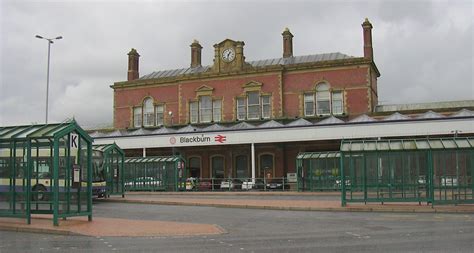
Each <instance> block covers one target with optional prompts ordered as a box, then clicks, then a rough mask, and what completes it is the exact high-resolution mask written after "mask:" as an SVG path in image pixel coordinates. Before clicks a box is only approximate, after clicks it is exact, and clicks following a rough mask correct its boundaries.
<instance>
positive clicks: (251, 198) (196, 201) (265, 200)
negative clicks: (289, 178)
mask: <svg viewBox="0 0 474 253" xmlns="http://www.w3.org/2000/svg"><path fill="white" fill-rule="evenodd" d="M100 201H107V202H123V203H142V204H160V205H191V206H214V207H230V208H254V209H274V210H293V211H342V212H356V211H378V212H423V213H436V212H438V213H439V212H444V213H474V205H472V204H471V205H457V206H455V205H436V206H434V207H433V206H431V205H426V203H423V204H421V205H419V203H385V204H383V205H382V204H381V203H369V204H364V203H348V204H347V206H345V207H342V206H341V200H340V196H339V194H338V193H333V192H331V193H304V194H301V193H295V192H247V193H244V194H242V193H235V192H208V193H199V192H183V193H174V194H166V193H159V192H157V193H153V192H150V193H132V194H127V196H126V198H121V197H112V198H109V199H105V200H100Z"/></svg>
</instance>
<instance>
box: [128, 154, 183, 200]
mask: <svg viewBox="0 0 474 253" xmlns="http://www.w3.org/2000/svg"><path fill="white" fill-rule="evenodd" d="M124 177H125V179H124V180H125V190H126V191H179V190H183V189H184V187H185V183H186V170H185V162H184V159H183V158H182V157H181V156H156V157H130V158H126V159H125V166H124Z"/></svg>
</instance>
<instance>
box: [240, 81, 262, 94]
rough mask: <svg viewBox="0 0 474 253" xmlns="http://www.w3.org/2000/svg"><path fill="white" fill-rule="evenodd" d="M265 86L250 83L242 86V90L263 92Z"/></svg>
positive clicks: (255, 82) (258, 83) (254, 82)
mask: <svg viewBox="0 0 474 253" xmlns="http://www.w3.org/2000/svg"><path fill="white" fill-rule="evenodd" d="M262 86H263V84H262V83H260V82H257V81H250V82H248V83H246V84H244V85H242V88H244V91H245V92H249V91H261V90H262Z"/></svg>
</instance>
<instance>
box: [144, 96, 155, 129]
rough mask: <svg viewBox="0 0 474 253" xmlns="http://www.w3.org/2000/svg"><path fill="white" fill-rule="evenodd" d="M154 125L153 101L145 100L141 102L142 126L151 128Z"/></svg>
mask: <svg viewBox="0 0 474 253" xmlns="http://www.w3.org/2000/svg"><path fill="white" fill-rule="evenodd" d="M154 125H155V108H154V107H153V99H151V98H147V99H145V101H143V126H145V127H151V126H154Z"/></svg>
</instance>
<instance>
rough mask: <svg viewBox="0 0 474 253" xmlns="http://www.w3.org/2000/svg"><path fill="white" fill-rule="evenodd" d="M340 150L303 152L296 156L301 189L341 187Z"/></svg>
mask: <svg viewBox="0 0 474 253" xmlns="http://www.w3.org/2000/svg"><path fill="white" fill-rule="evenodd" d="M340 159H341V154H340V152H339V151H332V152H303V153H299V154H298V155H297V156H296V168H297V176H298V190H299V191H334V190H338V191H339V190H340V189H341V180H340V179H341V175H340V174H341V173H340Z"/></svg>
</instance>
